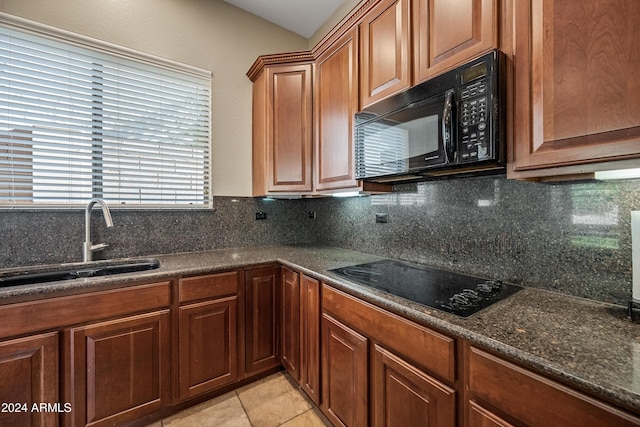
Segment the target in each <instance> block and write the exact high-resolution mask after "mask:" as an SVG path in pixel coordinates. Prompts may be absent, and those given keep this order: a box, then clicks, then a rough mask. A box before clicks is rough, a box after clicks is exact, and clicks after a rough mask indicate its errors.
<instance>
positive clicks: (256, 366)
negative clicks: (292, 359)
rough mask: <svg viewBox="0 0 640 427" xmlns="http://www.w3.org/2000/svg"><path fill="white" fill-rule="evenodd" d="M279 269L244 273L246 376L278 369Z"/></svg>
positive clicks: (271, 268)
mask: <svg viewBox="0 0 640 427" xmlns="http://www.w3.org/2000/svg"><path fill="white" fill-rule="evenodd" d="M279 283H280V267H266V268H258V269H254V270H247V271H245V279H244V286H245V289H244V295H245V374H246V375H247V376H250V375H252V374H256V373H259V372H262V371H266V370H268V369H271V368H275V367H277V366H278V365H280V349H279V346H278V337H279V323H280V322H279V317H278V310H279V309H280V307H279V305H280V304H279V303H278V299H279V298H278V297H279V294H278V288H279V287H280V285H279Z"/></svg>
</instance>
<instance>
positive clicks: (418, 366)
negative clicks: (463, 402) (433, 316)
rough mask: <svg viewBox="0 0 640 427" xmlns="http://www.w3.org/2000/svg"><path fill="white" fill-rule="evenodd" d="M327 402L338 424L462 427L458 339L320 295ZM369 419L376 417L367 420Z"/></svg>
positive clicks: (337, 295)
mask: <svg viewBox="0 0 640 427" xmlns="http://www.w3.org/2000/svg"><path fill="white" fill-rule="evenodd" d="M322 309H323V314H322V404H321V408H322V410H323V412H324V413H325V415H326V416H327V417H328V418H329V420H330V421H331V422H332V423H333V424H334V425H336V426H349V427H356V426H367V425H372V426H376V427H382V426H410V425H416V426H418V425H419V426H426V427H433V426H438V427H440V426H443V427H444V426H447V427H453V426H455V425H456V420H457V414H456V399H457V396H458V395H457V393H456V390H455V389H454V388H453V387H451V386H449V385H447V384H446V383H445V382H443V381H446V382H447V383H449V384H451V385H453V384H455V351H454V350H455V349H454V347H455V340H454V339H453V338H451V337H448V336H446V335H443V334H440V333H439V332H436V331H433V330H431V329H429V328H425V327H423V326H422V325H418V324H416V323H413V322H410V321H408V320H406V319H403V318H402V317H400V316H397V315H395V314H393V313H390V312H388V311H385V310H383V309H381V308H379V307H375V306H373V305H371V304H369V303H366V302H364V301H361V300H358V299H357V298H354V297H352V296H350V295H348V294H345V293H344V292H341V291H338V290H336V289H334V288H332V287H330V286H324V287H323V289H322ZM369 417H371V419H369Z"/></svg>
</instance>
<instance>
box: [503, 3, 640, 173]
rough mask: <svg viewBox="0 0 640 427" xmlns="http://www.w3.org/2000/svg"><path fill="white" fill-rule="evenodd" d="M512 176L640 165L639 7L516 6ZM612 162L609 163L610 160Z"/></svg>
mask: <svg viewBox="0 0 640 427" xmlns="http://www.w3.org/2000/svg"><path fill="white" fill-rule="evenodd" d="M514 11H515V54H514V55H513V61H514V94H513V96H514V105H515V106H514V126H513V129H514V139H513V146H512V150H511V154H512V159H511V167H510V168H509V171H508V176H509V177H510V178H527V179H537V178H546V177H554V176H562V175H570V174H580V173H588V172H593V171H597V170H602V169H614V168H621V167H632V166H631V165H632V164H635V166H634V167H637V164H638V162H637V160H635V162H634V161H633V160H630V159H638V158H640V97H639V96H638V93H640V84H639V83H638V79H637V77H636V74H637V70H638V69H639V68H640V55H639V54H638V53H637V45H638V31H637V23H636V22H637V19H638V16H640V2H638V1H635V0H621V1H619V2H616V3H615V5H614V4H611V3H608V2H602V1H598V0H586V1H580V2H560V1H552V0H544V1H543V0H524V1H516V2H515V9H514ZM605 162H608V163H605Z"/></svg>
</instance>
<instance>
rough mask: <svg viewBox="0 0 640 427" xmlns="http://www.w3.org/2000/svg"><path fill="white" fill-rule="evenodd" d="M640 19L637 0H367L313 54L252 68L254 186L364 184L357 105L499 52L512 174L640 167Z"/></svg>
mask: <svg viewBox="0 0 640 427" xmlns="http://www.w3.org/2000/svg"><path fill="white" fill-rule="evenodd" d="M638 16H640V2H638V1H637V0H620V1H619V2H616V3H615V5H614V4H613V3H611V2H602V1H598V0H585V1H580V2H560V1H554V0H362V1H361V2H360V3H359V4H358V6H356V7H355V8H354V9H353V11H352V12H351V13H350V14H349V15H348V16H346V17H345V18H344V19H343V20H342V21H341V22H340V23H339V24H338V25H337V26H336V27H335V29H334V30H333V31H332V32H331V33H330V34H328V35H327V36H326V37H325V38H324V39H323V40H321V41H320V43H318V45H317V46H316V47H315V48H314V49H313V50H310V51H307V52H295V53H291V54H280V55H269V56H262V57H260V58H259V59H258V60H257V61H256V63H254V65H253V67H252V68H251V69H250V70H249V73H248V75H249V77H250V78H251V80H252V81H254V123H253V126H254V142H253V144H254V145H253V155H254V167H253V172H254V176H253V186H254V195H256V196H260V195H277V194H280V195H282V194H287V195H318V194H325V193H329V192H335V191H345V190H352V189H354V190H355V189H358V190H363V189H364V190H365V191H368V190H370V189H367V188H365V185H370V184H363V183H362V182H358V181H357V180H356V179H355V150H354V141H353V127H354V114H355V113H356V112H358V111H359V110H362V109H364V108H366V107H368V106H370V105H372V104H374V103H376V102H378V101H380V100H381V99H383V98H387V97H389V96H391V95H394V94H397V93H399V92H402V91H403V90H405V89H407V88H409V87H411V86H412V85H416V84H419V83H421V82H423V81H425V80H428V79H430V78H432V77H434V76H436V75H440V74H442V73H444V72H446V71H449V70H451V69H453V68H455V67H457V66H460V65H462V64H464V63H465V62H467V61H469V60H471V59H473V58H476V57H478V56H480V55H482V54H484V53H486V52H488V51H490V50H492V49H496V48H499V49H501V50H502V51H503V52H504V53H505V54H506V55H507V58H508V61H507V73H506V74H507V87H508V91H507V96H506V99H505V100H503V102H504V103H505V104H506V110H507V118H506V125H505V126H506V129H507V145H508V147H507V156H508V166H507V176H508V178H516V179H530V180H542V179H554V180H560V179H568V178H574V177H576V176H579V177H584V176H585V174H591V173H593V172H595V171H599V170H605V169H618V168H623V167H637V164H638V159H639V158H640V96H638V94H639V93H640V83H638V79H637V78H635V74H636V72H637V70H638V69H640V54H638V47H637V46H638V44H637V40H638V35H639V32H638V29H637V25H636V23H635V20H636V17H638ZM312 107H313V108H312ZM375 190H376V191H389V187H386V188H378V189H375Z"/></svg>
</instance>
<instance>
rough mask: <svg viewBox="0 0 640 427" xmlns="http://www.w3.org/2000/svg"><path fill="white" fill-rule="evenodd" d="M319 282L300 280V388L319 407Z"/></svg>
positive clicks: (303, 276)
mask: <svg viewBox="0 0 640 427" xmlns="http://www.w3.org/2000/svg"><path fill="white" fill-rule="evenodd" d="M320 289H321V286H320V282H319V281H317V280H315V279H313V278H311V277H308V276H305V275H304V274H302V275H301V278H300V381H299V382H300V386H301V387H302V389H303V390H304V391H305V392H306V393H307V395H308V396H309V397H310V398H311V400H313V402H314V403H315V404H316V405H320V401H321V397H320Z"/></svg>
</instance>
